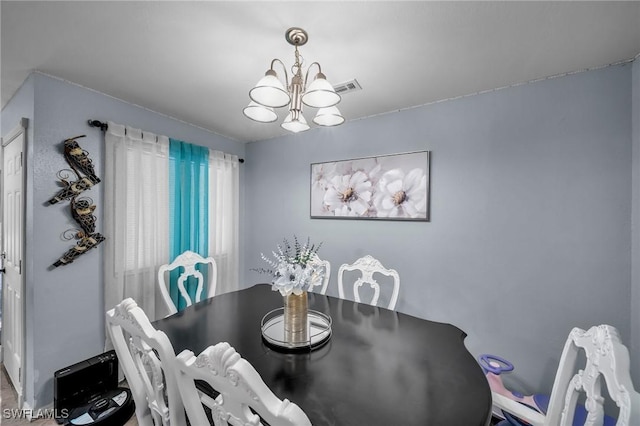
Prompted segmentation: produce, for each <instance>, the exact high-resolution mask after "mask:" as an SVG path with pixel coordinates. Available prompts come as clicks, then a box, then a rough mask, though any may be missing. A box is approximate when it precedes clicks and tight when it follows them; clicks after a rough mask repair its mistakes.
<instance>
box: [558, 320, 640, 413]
mask: <svg viewBox="0 0 640 426" xmlns="http://www.w3.org/2000/svg"><path fill="white" fill-rule="evenodd" d="M581 350H583V351H584V352H585V355H586V365H585V366H584V368H580V369H579V370H577V372H576V362H577V359H578V354H579V352H580V351H581ZM602 379H604V384H605V385H606V387H607V391H608V393H609V396H610V397H611V399H612V400H613V401H614V402H615V403H616V405H617V406H618V408H619V413H618V421H617V423H616V424H618V425H640V394H638V392H636V391H635V390H634V388H633V384H632V382H631V375H630V364H629V351H628V350H627V348H626V347H625V346H624V345H623V344H622V341H621V339H620V335H619V334H618V330H616V329H615V328H614V327H612V326H610V325H599V326H594V327H591V328H590V329H589V330H587V331H584V330H582V329H580V328H577V327H576V328H574V329H573V330H571V333H570V334H569V338H568V339H567V342H566V343H565V345H564V350H563V351H562V357H561V358H560V364H559V366H558V371H557V373H556V378H555V381H554V383H553V389H552V391H551V399H550V401H549V411H548V412H547V415H546V419H545V420H546V421H545V424H547V425H560V426H570V425H572V424H573V413H574V410H575V407H576V402H577V400H578V396H579V394H580V392H584V393H585V394H586V398H587V399H586V403H585V407H586V409H587V411H588V412H589V415H588V416H587V421H586V423H585V425H586V426H592V425H602V421H603V416H604V405H603V404H604V398H603V395H602V392H601V391H602V389H601V388H602V384H603V383H602V382H603V380H602Z"/></svg>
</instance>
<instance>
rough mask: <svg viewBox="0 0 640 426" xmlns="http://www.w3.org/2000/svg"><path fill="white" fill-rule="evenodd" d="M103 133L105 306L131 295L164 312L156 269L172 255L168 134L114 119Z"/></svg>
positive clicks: (152, 312) (151, 312)
mask: <svg viewBox="0 0 640 426" xmlns="http://www.w3.org/2000/svg"><path fill="white" fill-rule="evenodd" d="M108 125H109V128H108V131H107V132H106V134H105V179H104V184H105V200H104V220H105V222H104V223H105V228H104V234H105V236H106V237H107V239H106V241H105V243H106V244H105V307H106V309H107V310H108V309H111V308H113V307H114V306H115V305H116V304H118V303H120V302H121V301H122V300H123V299H125V298H127V297H132V298H133V299H134V300H135V301H136V302H137V303H138V306H140V307H142V309H143V310H144V311H145V312H146V314H147V315H148V316H149V318H151V319H156V318H159V317H162V316H164V315H165V314H166V312H165V307H164V305H163V303H162V300H161V299H160V295H159V292H158V291H156V290H157V283H156V281H157V278H156V273H157V271H158V268H159V266H160V265H162V264H165V263H168V262H167V261H168V258H169V209H168V206H169V191H168V188H169V160H168V156H169V139H168V138H167V137H166V136H156V135H154V134H152V133H148V132H142V131H141V130H139V129H134V128H130V127H125V126H122V125H119V124H115V123H112V122H109V123H108Z"/></svg>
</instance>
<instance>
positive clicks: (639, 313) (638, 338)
mask: <svg viewBox="0 0 640 426" xmlns="http://www.w3.org/2000/svg"><path fill="white" fill-rule="evenodd" d="M632 86H633V90H632V96H633V105H632V108H631V112H632V118H631V122H632V127H633V129H632V137H633V187H632V190H633V196H632V202H633V212H632V216H631V217H632V219H631V238H632V251H631V253H632V256H631V259H632V279H631V364H632V365H634V366H640V60H638V59H637V58H636V60H635V61H634V62H633V72H632ZM634 373H635V374H634V376H633V380H634V384H635V387H636V389H638V388H639V387H640V368H636V369H635V370H634Z"/></svg>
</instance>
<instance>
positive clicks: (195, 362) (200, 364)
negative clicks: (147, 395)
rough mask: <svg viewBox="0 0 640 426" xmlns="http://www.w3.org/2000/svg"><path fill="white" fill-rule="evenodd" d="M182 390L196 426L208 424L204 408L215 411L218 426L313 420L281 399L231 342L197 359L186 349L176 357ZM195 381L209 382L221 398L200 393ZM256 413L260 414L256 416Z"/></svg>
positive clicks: (302, 425)
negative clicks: (262, 421)
mask: <svg viewBox="0 0 640 426" xmlns="http://www.w3.org/2000/svg"><path fill="white" fill-rule="evenodd" d="M176 372H177V381H178V387H179V389H180V394H181V395H182V400H183V401H184V405H185V409H186V411H187V417H188V419H189V422H190V423H191V424H192V425H208V424H209V422H208V420H207V417H206V413H205V411H204V408H203V405H204V406H206V407H208V408H209V409H211V415H212V417H213V420H214V424H215V425H216V426H226V425H256V426H257V425H261V424H262V423H261V419H262V420H264V421H265V422H267V423H268V424H270V425H274V426H275V425H278V426H306V425H311V422H310V421H309V418H308V417H307V415H306V414H305V413H304V412H303V411H302V409H301V408H300V407H298V406H297V405H296V404H294V403H292V402H289V400H287V399H285V400H280V399H279V398H278V397H277V396H275V395H274V394H273V392H272V391H271V390H270V389H269V388H268V387H267V385H266V384H265V383H264V381H263V380H262V377H260V374H258V372H257V371H256V370H255V368H253V366H252V365H251V364H250V363H249V362H248V361H247V360H245V359H244V358H242V357H241V356H240V354H238V353H237V352H236V351H235V349H234V348H232V347H231V346H230V345H229V344H228V343H227V342H222V343H218V344H217V345H215V346H209V347H208V348H206V349H205V350H204V351H202V353H201V354H200V355H198V357H197V358H196V357H195V356H194V354H193V352H191V351H189V350H185V351H183V352H182V353H180V354H179V355H178V357H177V358H176ZM195 380H202V381H204V382H206V383H208V384H209V385H210V386H211V387H212V388H213V389H214V390H215V391H216V392H219V395H218V396H217V397H215V398H213V397H212V396H211V395H207V394H205V393H203V392H202V391H200V390H198V389H197V388H196V385H195ZM254 413H257V415H256V414H254Z"/></svg>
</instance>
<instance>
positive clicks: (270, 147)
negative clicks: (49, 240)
mask: <svg viewBox="0 0 640 426" xmlns="http://www.w3.org/2000/svg"><path fill="white" fill-rule="evenodd" d="M363 86H364V88H363V90H367V88H366V83H365V82H363ZM350 96H354V97H355V96H358V94H357V93H354V94H351V95H346V96H345V97H344V100H343V102H344V103H345V104H346V103H348V102H349V97H350ZM630 111H631V65H628V64H627V65H623V66H614V67H609V68H605V69H600V70H596V71H590V72H584V73H579V74H575V75H570V76H565V77H562V78H555V79H550V80H546V81H540V82H536V83H532V84H526V85H522V86H517V87H512V88H508V89H503V90H498V91H494V92H491V93H486V94H481V95H476V96H470V97H466V98H462V99H457V100H451V101H447V102H441V103H436V104H432V105H426V106H422V107H419V108H414V109H410V110H404V111H400V112H397V113H391V114H387V115H382V116H377V117H372V118H369V119H363V120H358V121H353V122H349V123H347V124H345V125H343V126H341V127H338V128H334V129H313V130H310V131H308V132H306V133H304V134H299V135H291V136H287V137H282V138H277V139H273V140H269V141H261V142H255V143H250V144H248V145H247V159H248V160H247V161H248V166H247V169H246V181H247V193H246V200H247V222H246V235H247V240H246V246H245V247H246V254H245V257H246V263H247V268H254V267H260V266H263V264H262V261H261V260H260V257H259V256H260V252H266V253H269V252H270V250H272V249H273V248H274V246H275V244H276V243H278V242H279V241H280V240H281V239H282V238H283V237H286V236H291V235H293V234H294V233H295V234H297V235H298V236H307V235H309V236H311V238H312V239H313V240H314V241H323V242H324V245H323V247H322V249H321V251H320V255H321V257H322V258H326V259H327V260H329V261H330V262H331V264H332V268H333V271H337V269H338V267H339V265H340V264H342V263H345V262H352V261H354V260H355V259H357V258H358V257H360V256H362V255H364V254H371V255H373V256H375V257H377V258H378V259H380V260H381V262H382V263H383V264H385V265H386V266H388V267H393V268H395V269H397V270H398V271H399V273H400V276H401V282H402V288H401V294H400V298H399V302H398V305H397V308H398V309H399V310H400V311H403V312H406V313H409V314H412V315H415V316H419V317H423V318H428V319H432V320H436V321H442V322H448V323H452V324H455V325H457V326H459V327H460V328H462V329H463V330H465V331H466V332H467V333H468V337H467V339H466V344H467V347H468V348H469V349H470V350H471V352H472V353H473V354H474V355H477V354H480V353H485V352H489V353H495V354H500V355H503V356H505V357H506V358H509V359H511V360H512V361H513V362H514V363H515V364H516V366H517V376H518V378H519V379H521V381H522V382H523V383H524V388H523V390H525V391H533V390H537V391H543V390H547V391H550V389H551V384H552V381H553V378H554V374H555V369H556V367H557V365H558V361H559V357H560V353H561V351H562V347H563V344H564V341H565V339H566V337H567V335H568V333H569V331H570V330H571V328H572V327H574V326H580V327H583V328H588V327H589V326H591V325H595V324H600V323H608V324H611V325H614V326H615V327H617V328H618V329H619V330H620V332H621V334H622V337H623V339H624V340H625V342H629V340H630V304H629V297H630V293H631V288H630V283H631V239H630V229H631V223H630V217H631V197H630V194H631V167H632V162H631V115H630ZM416 150H430V151H432V164H431V165H432V170H431V180H432V181H431V190H432V192H431V203H432V205H431V222H430V223H407V222H387V221H379V222H373V221H348V220H327V219H324V220H323V219H313V220H312V219H310V218H309V181H310V178H309V171H310V170H309V169H310V166H309V165H310V163H315V162H324V161H332V160H343V159H350V158H358V157H366V156H374V155H383V154H392V153H401V152H409V151H416ZM247 277H248V280H247V284H249V283H255V282H265V281H268V277H266V276H261V275H258V274H256V273H254V272H247ZM329 293H330V294H334V295H337V278H336V276H335V272H334V274H333V276H332V278H331V283H330V290H329ZM634 368H636V369H637V368H638V366H637V365H636V366H634Z"/></svg>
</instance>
